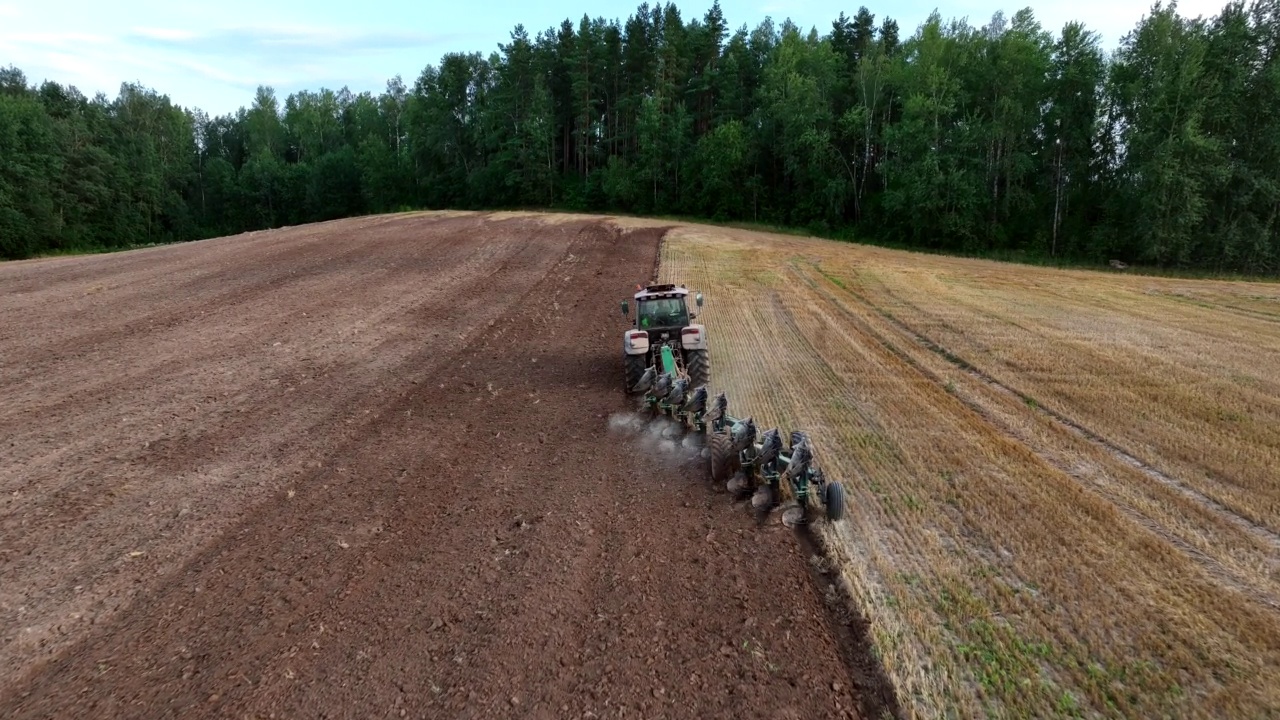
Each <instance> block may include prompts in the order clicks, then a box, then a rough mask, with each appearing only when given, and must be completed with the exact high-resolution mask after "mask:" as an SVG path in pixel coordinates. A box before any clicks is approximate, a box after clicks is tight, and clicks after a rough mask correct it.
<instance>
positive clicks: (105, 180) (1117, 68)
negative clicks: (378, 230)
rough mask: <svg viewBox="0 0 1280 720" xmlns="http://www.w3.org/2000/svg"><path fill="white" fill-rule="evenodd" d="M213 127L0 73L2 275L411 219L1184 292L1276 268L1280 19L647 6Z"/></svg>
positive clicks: (1252, 10) (1263, 7)
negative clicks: (1110, 272)
mask: <svg viewBox="0 0 1280 720" xmlns="http://www.w3.org/2000/svg"><path fill="white" fill-rule="evenodd" d="M251 100H252V101H251V102H250V104H249V106H248V107H247V108H242V109H240V110H239V111H237V112H235V113H232V114H227V115H224V116H219V117H209V116H207V115H206V114H205V113H203V112H201V111H200V110H198V109H195V110H186V109H182V108H178V107H175V106H173V105H172V104H171V103H170V102H169V100H168V98H167V97H165V96H163V95H159V94H157V93H156V92H154V91H152V90H148V89H145V88H141V87H138V86H136V85H129V84H126V85H122V86H121V89H120V94H119V96H118V97H117V98H116V99H115V100H109V99H108V98H106V97H103V96H99V97H96V98H93V99H88V98H86V97H84V96H83V95H81V94H80V93H79V92H78V91H76V90H75V88H70V87H62V86H59V85H57V84H54V83H45V84H44V85H42V86H41V87H39V88H34V87H29V86H28V84H27V81H26V78H25V77H24V76H23V74H22V73H21V72H20V71H18V70H17V69H16V68H6V69H0V256H3V257H26V256H28V255H32V254H47V253H50V252H74V251H78V250H84V249H88V248H102V249H112V248H122V247H130V246H133V245H136V244H144V243H153V242H168V241H173V240H185V239H191V238H197V237H209V236H214V235H221V234H227V233H235V232H241V231H244V230H250V229H258V228H264V227H271V226H277V225H281V224H297V223H303V222H311V221H316V220H324V219H330V218H338V217H345V216H350V215H356V214H361V213H367V212H385V211H389V210H394V209H398V208H403V207H428V208H439V207H458V208H493V207H545V208H566V209H575V210H594V211H602V210H612V211H618V212H626V213H639V214H657V215H664V216H681V217H693V218H709V219H714V220H716V221H720V222H728V223H738V224H742V223H751V224H754V225H758V226H787V227H793V228H804V229H806V230H807V231H809V232H813V233H817V234H821V235H825V236H828V237H852V236H858V237H862V238H867V239H870V240H874V241H877V242H880V243H882V244H886V245H892V246H899V247H913V248H920V249H927V250H933V251H941V252H955V253H964V254H975V255H986V256H991V257H1000V258H1009V259H1024V260H1025V259H1030V260H1035V261H1039V262H1052V263H1068V262H1072V263H1078V262H1086V263H1105V262H1107V261H1108V260H1111V259H1118V260H1123V261H1126V262H1130V263H1144V264H1148V265H1156V266H1160V267H1162V268H1167V269H1168V270H1167V271H1179V272H1185V271H1202V272H1215V273H1224V272H1238V273H1247V274H1251V275H1266V274H1275V273H1278V272H1280V210H1278V209H1277V208H1280V113H1277V111H1276V108H1280V0H1248V1H1247V2H1246V1H1245V0H1231V2H1230V4H1228V5H1227V6H1226V7H1224V8H1223V10H1222V12H1221V13H1220V14H1219V15H1217V16H1216V17H1213V18H1209V19H1195V20H1192V19H1187V18H1184V17H1182V16H1180V15H1178V14H1177V12H1176V11H1175V10H1174V8H1173V7H1166V6H1163V5H1161V4H1159V3H1157V4H1156V5H1155V6H1153V7H1152V8H1151V10H1150V12H1149V13H1148V15H1147V16H1146V17H1144V18H1143V19H1142V20H1141V21H1140V22H1139V24H1138V26H1137V27H1136V28H1135V29H1134V30H1133V32H1132V33H1130V34H1129V35H1128V36H1126V37H1125V38H1124V39H1123V40H1122V42H1121V44H1120V47H1119V48H1118V49H1117V50H1116V52H1115V53H1114V54H1113V55H1112V56H1110V57H1107V56H1106V55H1105V54H1104V53H1103V50H1102V48H1101V47H1100V46H1099V42H1098V37H1097V35H1096V34H1094V33H1091V32H1089V31H1088V30H1087V29H1086V28H1085V27H1084V26H1083V25H1081V24H1079V23H1068V24H1067V25H1065V26H1064V27H1062V28H1061V29H1060V31H1059V32H1057V33H1056V34H1055V33H1053V32H1048V31H1046V29H1044V28H1042V27H1041V26H1040V25H1039V23H1038V22H1037V21H1036V19H1035V17H1034V16H1033V14H1032V13H1031V11H1030V10H1027V9H1023V10H1019V11H1018V12H1016V13H1014V14H1013V15H1012V17H1011V18H1006V17H1005V15H1004V14H1003V13H996V14H995V15H994V16H993V17H992V18H991V20H990V21H989V22H988V23H986V24H985V25H982V26H980V27H975V26H972V25H970V24H968V23H967V22H965V21H957V20H952V21H946V20H944V19H943V18H942V16H941V15H939V14H938V13H936V12H935V13H934V14H933V15H931V16H930V17H929V18H928V20H927V21H926V22H924V23H923V24H922V25H921V26H920V27H918V28H916V29H915V31H914V32H912V33H910V34H904V33H900V32H899V28H898V24H897V23H896V22H895V21H894V20H892V19H891V18H883V19H878V18H877V17H876V16H875V15H874V14H873V13H872V12H871V11H870V10H868V9H867V8H865V7H864V8H859V9H858V11H857V12H856V13H854V14H853V16H852V17H848V16H846V15H845V14H843V13H842V14H841V15H840V16H839V17H838V18H836V19H835V20H834V21H833V22H832V24H831V27H830V31H829V32H827V33H826V34H822V35H820V34H819V33H818V32H816V31H813V30H811V31H808V32H805V31H802V30H801V29H800V28H799V27H797V26H796V25H795V24H793V23H792V22H790V21H789V20H788V21H784V22H782V23H781V24H777V25H775V24H774V22H773V21H772V20H770V19H765V20H764V21H763V22H761V23H759V24H758V25H757V26H756V27H755V28H749V27H747V26H745V25H744V26H742V27H740V28H738V29H737V30H734V31H731V30H730V27H729V25H728V22H727V21H726V19H725V17H724V14H723V12H722V11H721V9H720V6H719V4H718V3H713V4H712V6H711V8H710V9H708V10H707V11H706V13H705V14H704V15H702V16H701V17H696V16H692V15H690V16H689V17H688V19H685V17H684V16H683V15H682V13H681V11H680V10H679V9H677V8H676V6H675V5H672V4H667V5H663V4H656V5H649V4H647V3H646V4H643V5H640V6H639V7H638V8H637V9H636V11H635V12H634V13H633V14H632V15H630V16H629V17H628V18H626V20H625V21H608V20H605V19H604V18H599V17H597V18H592V17H591V16H589V15H583V16H582V17H581V18H580V19H579V20H578V21H577V22H573V21H570V20H568V19H566V20H565V21H564V22H563V23H561V24H560V25H559V26H556V27H551V28H548V29H546V30H544V31H542V32H539V33H537V34H536V35H534V36H531V35H530V34H529V33H528V32H527V31H526V30H525V28H524V27H523V26H519V25H517V26H516V28H515V29H514V30H513V31H512V33H511V40H510V42H509V43H506V44H504V45H501V46H500V47H499V48H498V50H497V51H496V52H493V53H491V54H490V55H488V56H487V57H486V56H484V55H482V54H480V53H456V52H455V53H449V54H447V55H445V56H444V57H443V58H441V59H440V62H439V63H438V64H436V65H428V66H427V67H426V68H425V69H424V70H423V71H422V72H421V73H420V75H419V76H418V77H417V78H416V79H415V80H414V81H413V82H412V83H411V84H406V82H405V81H403V80H402V79H401V78H400V77H399V76H397V77H395V78H393V79H392V80H390V81H389V82H388V83H387V86H386V90H385V92H383V93H381V94H378V95H375V94H372V93H359V94H354V93H352V92H351V91H349V90H348V89H346V88H343V89H341V90H336V91H335V90H331V89H327V88H321V89H319V90H316V91H301V92H297V93H294V94H292V95H289V96H288V97H286V98H283V99H281V98H278V97H277V95H276V93H275V91H274V90H273V89H272V88H270V87H265V86H263V87H259V88H258V89H257V92H256V93H255V94H254V97H253V98H252V99H251Z"/></svg>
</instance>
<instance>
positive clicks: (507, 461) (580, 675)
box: [0, 216, 859, 718]
mask: <svg viewBox="0 0 1280 720" xmlns="http://www.w3.org/2000/svg"><path fill="white" fill-rule="evenodd" d="M661 235H662V230H661V229H645V230H633V231H629V232H628V231H624V230H620V229H618V228H617V227H614V226H612V225H610V224H607V223H605V222H600V221H592V220H581V221H576V222H558V223H547V224H542V223H539V222H537V221H534V220H529V219H512V220H503V221H498V220H495V219H491V218H486V217H484V216H392V217H384V218H364V219H355V220H348V221H340V222H334V223H327V224H321V225H313V226H306V227H301V228H291V229H284V230H278V231H272V232H264V233H254V234H248V235H242V236H237V237H232V238H221V239H217V240H210V241H204V242H199V243H192V244H187V245H181V246H170V247H163V248H153V249H148V250H141V251H134V252H130V253H122V254H117V255H108V256H98V257H82V258H65V259H54V260H43V261H35V262H24V263H13V264H7V265H4V266H0V397H2V398H3V402H2V403H0V717H5V718H27V717H57V718H69V717H146V718H158V717H183V718H192V717H260V718H265V717H276V718H286V717H299V718H301V717H307V718H311V717H361V718H366V717H368V718H375V717H393V718H394V717H476V718H492V717H533V718H544V717H545V718H562V717H565V718H567V717H572V718H579V717H598V718H605V717H688V718H704V717H735V718H746V717H765V718H800V717H812V718H818V717H822V718H827V717H843V716H854V715H856V713H857V710H856V709H855V708H857V707H858V705H857V698H856V696H855V695H856V693H857V689H856V687H855V686H856V684H857V682H858V679H859V678H858V673H857V671H856V669H855V666H854V665H852V664H850V663H848V662H846V660H845V658H847V657H848V656H849V648H848V647H847V645H842V643H841V642H840V640H839V638H841V637H844V634H846V633H847V630H846V629H845V628H842V627H840V622H839V621H837V620H835V619H834V615H833V613H832V612H831V611H830V610H829V607H828V604H827V603H826V602H825V596H826V595H827V594H828V589H827V588H826V587H824V586H823V585H822V584H821V583H816V582H814V578H813V575H812V572H811V569H810V565H811V563H810V557H809V555H808V553H807V552H806V551H804V550H803V545H801V544H799V543H797V542H796V541H795V538H793V537H792V536H791V534H790V531H787V530H786V529H785V528H783V527H782V526H781V525H779V524H777V523H770V524H768V525H765V526H762V527H757V526H756V525H755V523H754V522H753V520H752V518H751V516H750V514H749V513H746V512H744V511H743V510H742V509H741V508H737V507H733V506H732V505H730V503H729V501H728V500H727V497H728V496H727V495H723V494H715V493H713V492H711V491H710V490H708V488H707V485H706V484H705V482H704V481H703V468H702V466H701V464H700V463H699V462H696V461H694V462H683V463H681V462H677V461H676V460H673V459H670V458H664V457H661V456H660V455H659V454H658V453H657V452H656V451H654V450H652V449H646V447H645V446H642V445H641V444H639V443H637V442H635V441H634V439H632V438H627V437H620V436H618V435H615V434H611V433H610V431H609V422H608V420H609V417H610V416H611V415H612V414H614V413H619V412H626V411H627V410H629V409H630V403H631V401H630V400H629V399H627V398H626V397H625V396H624V395H623V393H622V390H621V387H620V386H621V382H620V377H621V369H620V363H619V358H618V356H617V355H618V353H617V348H618V345H619V342H618V336H619V333H620V332H621V331H622V329H623V320H622V318H621V317H620V316H619V315H618V312H617V300H618V299H619V298H621V297H625V296H626V294H628V291H629V290H630V288H632V287H634V286H635V284H636V283H638V282H644V281H646V280H649V279H651V278H652V276H653V272H654V268H655V264H656V258H657V252H658V245H659V240H660V237H661Z"/></svg>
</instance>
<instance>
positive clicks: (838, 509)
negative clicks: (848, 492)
mask: <svg viewBox="0 0 1280 720" xmlns="http://www.w3.org/2000/svg"><path fill="white" fill-rule="evenodd" d="M823 495H824V497H823V498H822V504H823V505H826V506H827V519H828V520H830V521H831V522H835V521H837V520H839V519H840V518H842V517H844V486H843V485H841V484H840V483H839V481H834V482H830V483H827V487H826V490H825V491H824V492H823Z"/></svg>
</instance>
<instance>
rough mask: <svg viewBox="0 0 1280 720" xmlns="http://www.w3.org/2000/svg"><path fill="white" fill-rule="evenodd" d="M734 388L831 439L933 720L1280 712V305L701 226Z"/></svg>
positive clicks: (837, 542)
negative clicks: (1279, 477) (1278, 472)
mask: <svg viewBox="0 0 1280 720" xmlns="http://www.w3.org/2000/svg"><path fill="white" fill-rule="evenodd" d="M661 269H662V275H663V277H664V278H666V279H669V280H673V281H679V282H686V283H688V284H689V286H690V287H691V288H696V289H698V290H701V291H703V292H705V293H706V296H707V306H706V307H705V308H704V313H703V315H702V318H701V319H702V320H703V321H705V322H706V324H707V325H708V326H709V327H710V328H712V330H711V343H712V345H711V352H712V364H713V366H714V367H715V368H716V370H715V373H716V374H715V377H714V380H713V382H714V383H715V384H717V385H718V388H717V389H718V390H725V391H726V392H727V394H728V397H729V399H730V408H731V410H732V409H733V408H735V407H736V408H737V410H738V413H737V414H739V415H746V414H751V415H753V416H754V418H755V419H756V420H757V422H759V423H761V429H762V430H763V429H766V428H769V427H773V426H775V425H781V426H782V427H783V429H784V431H785V430H788V429H790V428H793V427H799V428H803V429H806V430H808V431H810V433H811V435H812V436H813V437H814V439H815V441H816V442H817V445H818V456H819V458H820V459H821V462H822V463H823V465H824V467H825V468H827V469H828V471H829V472H830V471H834V473H835V475H836V476H838V477H841V478H843V479H844V481H845V483H846V486H847V489H848V491H849V505H850V508H849V519H848V521H847V522H843V523H839V524H837V525H835V526H833V527H828V528H827V529H826V530H825V533H826V535H827V541H828V544H829V545H831V546H832V547H833V548H835V549H836V551H837V552H838V553H840V555H841V556H842V561H843V564H844V572H845V577H846V580H847V582H848V583H849V585H850V586H851V587H852V592H853V594H854V595H855V597H856V602H857V604H858V605H859V606H860V611H861V612H862V613H863V614H864V615H865V616H866V617H867V619H868V620H869V622H870V625H871V634H872V636H873V641H874V645H875V650H876V652H877V654H878V656H879V657H880V659H881V661H882V662H883V664H884V667H885V670H886V672H887V674H888V675H889V677H890V679H891V680H892V681H893V683H894V685H895V686H896V688H897V692H898V695H899V699H900V700H901V703H902V705H903V707H904V710H905V711H906V713H907V714H908V715H911V716H916V717H928V718H932V717H964V718H967V717H982V716H999V717H1056V716H1063V717H1073V716H1084V717H1098V716H1103V717H1205V718H1224V717H1240V718H1244V717H1249V718H1259V717H1274V716H1277V715H1280V482H1277V479H1276V469H1277V468H1280V285H1271V284H1250V283H1228V282H1213V281H1184V280H1170V279H1153V278H1149V277H1138V276H1128V275H1123V274H1117V273H1097V272H1084V271H1059V270H1049V269H1039V268H1029V267H1022V266H1015V265H1005V264H999V263H994V262H988V261H978V260H963V259H953V258H942V257H936V256H928V255H920V254H909V253H904V252H898V251H890V250H883V249H876V248H867V247H862V246H853V245H848V244H840V243H834V242H827V241H820V240H815V239H801V238H793V237H779V236H776V235H766V234H761V233H756V232H748V231H743V230H727V229H716V228H709V227H701V226H687V227H681V228H677V229H675V230H673V231H671V232H670V233H668V235H667V238H666V242H665V244H664V250H663V256H662V263H661Z"/></svg>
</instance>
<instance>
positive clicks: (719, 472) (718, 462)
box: [707, 432, 738, 489]
mask: <svg viewBox="0 0 1280 720" xmlns="http://www.w3.org/2000/svg"><path fill="white" fill-rule="evenodd" d="M707 449H708V450H709V451H710V453H711V484H712V485H714V486H715V487H716V488H717V489H719V488H722V487H724V483H725V481H726V480H728V479H729V476H731V475H733V473H734V470H736V469H737V468H736V467H735V466H736V465H737V464H738V463H737V460H738V456H737V453H735V452H734V451H733V439H732V438H730V437H729V433H727V432H716V433H711V435H710V436H709V437H708V438H707Z"/></svg>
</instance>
